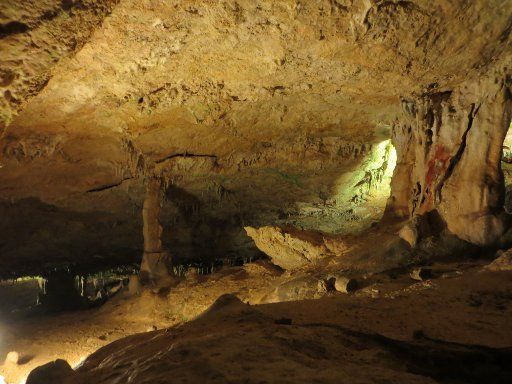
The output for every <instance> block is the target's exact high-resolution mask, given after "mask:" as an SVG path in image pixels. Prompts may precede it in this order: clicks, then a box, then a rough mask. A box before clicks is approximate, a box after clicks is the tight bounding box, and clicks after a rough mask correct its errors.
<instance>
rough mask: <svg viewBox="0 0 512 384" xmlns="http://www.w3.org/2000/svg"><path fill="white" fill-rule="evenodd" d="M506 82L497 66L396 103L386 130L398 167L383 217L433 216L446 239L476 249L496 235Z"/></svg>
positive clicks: (501, 214)
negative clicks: (397, 112)
mask: <svg viewBox="0 0 512 384" xmlns="http://www.w3.org/2000/svg"><path fill="white" fill-rule="evenodd" d="M505 62H508V59H506V60H505ZM510 75H511V72H510V68H507V66H503V65H502V66H497V67H496V68H494V69H493V70H491V71H489V73H487V74H486V75H485V76H480V77H477V78H474V79H469V80H467V81H466V82H464V83H463V84H462V85H461V86H459V87H456V88H454V89H441V90H438V89H433V90H431V91H428V92H426V93H424V94H421V95H414V96H412V97H410V98H403V99H402V108H403V114H402V116H401V117H400V118H399V119H398V120H397V121H396V123H395V124H394V127H393V142H394V144H395V146H396V149H397V153H398V161H397V167H396V170H395V174H394V177H393V180H392V194H391V197H390V199H389V203H388V207H387V215H389V216H398V217H402V218H412V217H415V216H421V215H424V214H425V213H428V212H432V211H436V212H437V213H439V215H440V217H441V218H442V219H443V221H444V222H445V224H446V226H447V228H448V230H449V231H450V232H451V233H453V234H455V235H456V236H458V237H460V238H461V239H463V240H466V241H468V242H471V243H474V244H478V245H487V244H491V243H492V242H494V241H496V239H497V238H498V237H499V236H500V235H502V234H503V232H504V231H505V230H506V229H507V226H508V218H507V215H506V214H505V211H504V208H503V205H504V197H505V185H504V176H503V172H502V169H501V158H502V152H503V142H504V140H505V136H506V134H507V131H508V128H509V126H510V119H511V108H512V96H511V88H510V87H511V85H512V82H511V77H510Z"/></svg>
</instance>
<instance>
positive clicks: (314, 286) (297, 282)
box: [261, 275, 327, 303]
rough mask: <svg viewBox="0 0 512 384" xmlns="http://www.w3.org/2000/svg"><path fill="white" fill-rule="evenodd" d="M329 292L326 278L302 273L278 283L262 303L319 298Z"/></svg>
mask: <svg viewBox="0 0 512 384" xmlns="http://www.w3.org/2000/svg"><path fill="white" fill-rule="evenodd" d="M326 292H327V284H326V282H325V280H323V279H318V278H316V277H314V276H309V275H302V276H298V277H295V278H292V279H291V280H287V281H284V282H282V283H280V284H279V285H277V286H276V287H275V288H274V289H273V290H272V291H271V292H270V293H269V294H267V295H266V296H264V297H263V299H262V300H261V302H262V303H279V302H283V301H298V300H309V299H319V298H320V297H322V296H323V295H325V293H326Z"/></svg>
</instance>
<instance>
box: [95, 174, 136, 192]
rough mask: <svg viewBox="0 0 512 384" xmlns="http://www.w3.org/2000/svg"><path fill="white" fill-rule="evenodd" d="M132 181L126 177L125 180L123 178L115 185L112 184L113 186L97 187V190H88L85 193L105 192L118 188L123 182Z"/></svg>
mask: <svg viewBox="0 0 512 384" xmlns="http://www.w3.org/2000/svg"><path fill="white" fill-rule="evenodd" d="M132 179H133V177H127V178H124V179H122V180H121V181H119V182H117V183H114V184H108V185H104V186H102V187H97V188H93V189H89V190H88V191H87V193H94V192H101V191H106V190H107V189H112V188H115V187H119V186H120V185H121V184H123V183H124V182H125V181H127V180H132Z"/></svg>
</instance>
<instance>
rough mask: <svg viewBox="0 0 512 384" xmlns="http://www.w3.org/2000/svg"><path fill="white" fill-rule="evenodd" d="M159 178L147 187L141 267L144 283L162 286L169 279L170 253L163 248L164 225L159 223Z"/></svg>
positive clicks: (151, 181)
mask: <svg viewBox="0 0 512 384" xmlns="http://www.w3.org/2000/svg"><path fill="white" fill-rule="evenodd" d="M161 187H162V182H161V180H160V179H159V178H156V177H154V178H151V179H150V180H149V181H148V182H147V185H146V196H145V198H144V205H143V207H142V220H143V223H144V226H143V235H144V255H143V257H142V263H141V267H140V277H141V281H142V282H143V283H153V284H160V283H161V282H164V281H166V280H168V279H169V271H168V264H169V262H170V256H169V253H168V252H167V251H166V250H164V249H163V247H162V240H161V236H162V225H161V224H160V221H159V218H158V217H159V214H160V190H161Z"/></svg>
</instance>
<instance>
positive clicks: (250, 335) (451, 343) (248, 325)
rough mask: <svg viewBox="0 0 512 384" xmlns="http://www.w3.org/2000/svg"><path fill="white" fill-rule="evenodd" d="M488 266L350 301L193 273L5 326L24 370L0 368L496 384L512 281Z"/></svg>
mask: <svg viewBox="0 0 512 384" xmlns="http://www.w3.org/2000/svg"><path fill="white" fill-rule="evenodd" d="M486 264H488V261H485V260H468V259H465V260H464V259H460V260H458V261H453V262H451V263H446V262H445V263H434V264H432V265H431V268H432V276H431V278H428V279H425V280H423V281H418V280H414V279H412V278H411V277H410V276H409V270H408V269H407V268H403V269H398V270H391V271H387V272H380V273H366V274H359V275H358V276H357V280H358V282H359V287H358V289H357V290H355V291H354V292H352V293H350V294H346V293H340V292H337V291H336V290H332V288H330V287H329V286H326V285H321V284H320V285H319V284H318V280H315V278H314V274H312V273H311V270H309V272H308V270H307V268H306V269H302V270H300V271H295V272H286V273H283V272H282V271H280V270H279V269H278V268H276V267H275V266H273V265H272V264H270V263H268V262H264V261H258V262H256V263H253V264H247V265H245V266H244V267H233V268H225V269H222V270H220V271H218V272H215V273H214V274H212V275H210V276H207V277H206V276H199V275H197V274H194V273H189V274H188V277H187V278H186V279H183V280H182V281H180V282H179V284H178V285H177V286H176V287H174V288H172V289H171V290H170V291H169V292H166V293H160V294H155V293H152V292H150V291H149V290H143V291H141V292H140V293H138V294H137V293H135V294H134V291H133V289H132V293H131V294H129V293H128V292H123V293H121V294H119V295H118V296H117V297H115V298H114V299H113V300H111V301H110V302H108V303H107V304H105V305H104V306H103V307H101V308H98V309H93V310H88V311H80V312H71V313H64V314H61V315H58V316H51V317H50V316H48V317H35V318H28V319H24V320H22V321H15V322H10V323H5V324H3V326H2V332H3V336H2V337H3V345H2V355H3V356H5V355H6V353H7V352H9V351H16V352H18V353H19V354H20V359H21V360H20V362H19V364H14V363H8V362H6V363H5V364H4V365H2V366H1V368H0V370H1V372H2V375H3V376H5V379H6V380H7V382H8V383H11V382H12V383H18V382H19V381H20V380H22V379H23V378H25V377H26V376H27V374H28V373H29V372H30V370H31V369H33V368H35V367H36V366H39V365H41V364H43V363H46V362H48V361H52V360H55V359H57V358H63V359H66V360H67V361H68V362H69V363H70V364H71V365H72V366H77V365H78V364H79V363H80V362H82V361H83V360H84V358H86V357H87V356H89V355H90V354H91V353H93V354H92V355H90V356H89V357H87V359H86V360H85V362H83V364H82V365H81V366H80V367H79V368H78V369H77V370H76V371H75V372H76V373H73V375H72V379H70V380H71V381H69V382H74V383H82V382H84V383H85V382H95V383H114V382H120V383H124V382H129V378H131V379H130V380H135V381H136V382H140V383H146V382H147V383H150V382H151V383H156V382H162V383H167V382H183V383H187V382H188V383H194V382H198V381H201V382H219V383H225V382H233V383H239V382H247V383H253V382H254V383H265V382H268V383H275V382H278V383H298V382H303V383H311V382H319V383H330V382H333V383H334V382H336V383H339V382H345V381H346V382H350V383H383V382H400V383H408V382H411V383H412V382H415V383H416V382H421V383H423V382H425V383H434V382H446V383H452V382H464V383H481V382H496V383H500V382H503V383H504V382H508V381H507V380H509V379H510V377H512V372H511V370H510V367H509V366H507V365H506V364H505V363H504V362H505V361H509V360H507V359H510V356H511V353H512V352H511V349H510V347H511V346H512V333H511V332H510V330H509V329H508V324H510V321H511V320H512V305H511V304H512V272H510V271H493V270H489V269H486V268H485V265H486ZM499 269H503V266H501V267H500V268H499ZM318 272H319V270H318V269H316V276H318ZM304 276H308V279H304ZM312 276H313V277H312ZM328 276H329V273H328V272H325V274H324V277H325V278H327V277H328ZM293 281H295V283H290V282H293ZM297 281H299V283H297ZM276 292H280V294H281V296H276ZM283 292H284V293H285V296H282V294H283ZM224 294H229V295H230V296H224V297H221V298H220V299H218V298H219V297H220V296H222V295H224ZM276 297H278V299H279V301H282V300H289V301H283V302H277V303H269V302H273V301H276V300H275V298H276ZM237 298H238V299H237ZM239 300H240V301H239ZM244 302H245V303H248V304H242V303H244ZM208 308H209V309H208ZM134 334H135V335H134ZM128 335H132V336H128ZM125 336H128V337H127V338H125ZM115 340H118V341H116V342H114V343H113V344H109V343H112V342H113V341H115ZM107 344H109V345H108V346H106V347H105V348H102V349H100V350H98V348H100V347H102V346H104V345H107ZM97 350H98V351H97ZM95 351H96V352H95ZM490 378H492V380H494V381H488V380H489V379H490ZM63 382H66V381H65V380H64V379H63Z"/></svg>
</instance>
